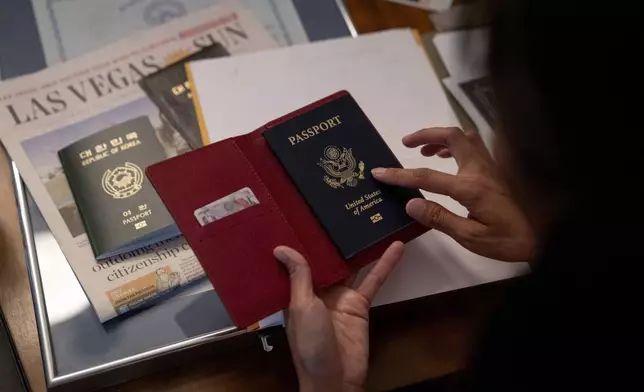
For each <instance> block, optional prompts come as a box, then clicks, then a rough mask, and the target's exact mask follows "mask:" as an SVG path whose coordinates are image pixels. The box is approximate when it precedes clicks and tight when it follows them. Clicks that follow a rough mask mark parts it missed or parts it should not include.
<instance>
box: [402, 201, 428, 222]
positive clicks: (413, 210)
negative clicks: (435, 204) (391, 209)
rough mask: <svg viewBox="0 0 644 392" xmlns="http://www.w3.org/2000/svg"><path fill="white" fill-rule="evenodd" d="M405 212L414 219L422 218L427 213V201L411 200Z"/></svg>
mask: <svg viewBox="0 0 644 392" xmlns="http://www.w3.org/2000/svg"><path fill="white" fill-rule="evenodd" d="M405 211H407V214H408V215H409V216H411V217H412V218H416V217H421V216H422V215H423V212H425V200H424V199H411V200H409V201H408V202H407V206H406V207H405Z"/></svg>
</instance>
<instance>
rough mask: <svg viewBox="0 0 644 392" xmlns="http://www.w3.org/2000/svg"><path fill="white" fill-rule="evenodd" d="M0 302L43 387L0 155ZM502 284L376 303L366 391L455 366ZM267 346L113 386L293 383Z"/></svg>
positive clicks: (368, 23) (278, 342) (377, 20)
mask: <svg viewBox="0 0 644 392" xmlns="http://www.w3.org/2000/svg"><path fill="white" fill-rule="evenodd" d="M346 5H347V8H348V10H349V13H350V15H351V18H352V20H353V21H354V24H355V26H356V29H357V30H358V31H359V32H361V33H365V32H370V31H377V30H383V29H387V28H394V27H413V28H416V29H417V30H419V32H420V33H425V32H429V31H431V25H430V22H429V19H428V17H427V14H426V13H425V12H423V11H420V10H416V9H413V8H409V7H405V6H401V5H398V4H392V3H389V2H386V1H383V0H375V1H374V0H346ZM0 208H1V211H2V214H0V307H1V308H2V311H3V312H4V314H5V317H6V319H7V323H8V326H9V328H10V331H11V334H12V337H13V339H14V341H15V344H16V348H17V351H18V354H19V357H20V360H21V363H22V366H23V368H24V370H25V373H26V376H27V379H28V381H29V383H30V386H31V389H32V390H33V391H45V390H46V387H45V381H44V374H43V370H42V359H41V357H40V348H39V343H38V333H37V330H36V323H35V318H34V311H33V304H32V299H31V293H30V288H29V282H28V279H27V272H26V265H25V262H24V260H25V255H24V250H23V245H22V238H21V232H20V227H19V223H18V212H17V209H16V202H15V197H14V194H13V186H12V178H11V167H10V160H9V159H8V157H7V156H6V154H5V153H4V151H3V152H2V153H1V154H0ZM505 286H506V284H504V283H495V284H490V285H485V286H480V287H475V288H470V289H466V290H460V291H458V292H452V293H448V294H442V295H438V296H433V297H429V298H425V299H421V300H416V301H413V302H411V303H405V304H397V305H392V306H385V307H381V308H377V309H375V310H374V312H373V314H372V320H373V321H372V327H371V365H370V373H369V379H368V389H369V390H387V389H391V388H395V387H399V386H403V385H406V384H410V383H414V382H418V381H421V380H425V379H430V378H436V377H440V376H443V375H446V374H449V373H452V372H455V371H458V370H460V369H462V368H463V367H464V365H465V363H466V360H467V356H468V354H469V352H470V351H471V346H472V342H473V339H474V337H475V331H476V330H477V329H478V325H480V323H481V322H482V320H483V319H484V317H485V315H486V314H487V310H488V309H490V307H491V306H492V305H493V304H494V303H495V302H496V301H497V300H498V298H500V296H501V295H502V293H503V292H504V291H505ZM273 339H274V341H273V342H272V343H273V344H274V346H275V349H274V350H273V351H272V352H270V353H266V352H264V351H263V349H262V348H261V345H260V344H259V342H258V344H257V345H255V346H253V347H250V348H249V349H246V350H244V351H241V352H237V353H235V354H234V355H227V356H225V357H221V358H209V357H206V358H200V359H199V360H198V361H197V360H195V361H194V363H190V364H180V365H177V366H176V367H175V368H172V369H169V370H164V371H163V372H159V373H156V374H151V375H149V376H146V377H143V378H140V379H137V380H133V381H130V382H128V383H125V384H122V385H119V386H118V387H112V388H108V390H113V391H117V390H118V391H202V390H203V391H217V390H226V391H237V390H239V391H242V390H255V389H259V388H261V389H262V390H264V391H272V390H275V391H282V390H286V389H293V388H294V387H295V385H296V382H297V380H296V377H295V373H294V370H293V365H292V363H291V359H290V353H289V350H288V345H287V343H286V338H285V336H284V334H283V333H276V334H273Z"/></svg>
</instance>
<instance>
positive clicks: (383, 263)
mask: <svg viewBox="0 0 644 392" xmlns="http://www.w3.org/2000/svg"><path fill="white" fill-rule="evenodd" d="M404 250H405V246H404V245H403V243H402V242H400V241H396V242H394V243H393V244H391V245H390V246H389V248H387V250H386V251H385V253H383V255H382V257H380V259H379V260H378V261H377V262H376V264H375V265H374V267H373V268H372V269H371V271H369V273H368V274H367V276H365V278H364V280H363V281H362V283H361V284H360V287H358V289H357V290H356V291H357V292H358V293H360V294H362V296H364V297H365V298H366V299H367V300H368V301H369V302H371V301H372V300H373V297H375V296H376V293H377V292H378V290H379V289H380V287H381V286H382V284H383V283H384V282H385V280H386V279H387V277H388V276H389V273H391V271H392V270H393V269H394V267H395V266H396V264H397V263H398V262H399V261H400V259H401V258H402V255H403V253H404Z"/></svg>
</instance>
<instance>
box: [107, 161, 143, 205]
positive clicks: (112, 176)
mask: <svg viewBox="0 0 644 392" xmlns="http://www.w3.org/2000/svg"><path fill="white" fill-rule="evenodd" d="M102 183H103V190H104V191H105V192H106V193H107V194H108V195H110V196H112V197H113V198H115V199H126V198H128V197H130V196H132V195H134V194H136V193H137V192H138V191H139V190H141V184H143V171H142V170H141V168H140V167H138V166H137V165H135V164H133V163H130V162H125V165H123V166H117V167H116V168H115V169H114V170H110V169H108V170H106V171H105V173H104V174H103V180H102Z"/></svg>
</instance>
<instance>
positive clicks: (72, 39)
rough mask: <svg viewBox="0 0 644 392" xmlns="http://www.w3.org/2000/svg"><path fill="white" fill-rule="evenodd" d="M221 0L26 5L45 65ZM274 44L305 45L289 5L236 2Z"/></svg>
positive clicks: (35, 1) (281, 0)
mask: <svg viewBox="0 0 644 392" xmlns="http://www.w3.org/2000/svg"><path fill="white" fill-rule="evenodd" d="M222 2H224V0H82V1H79V0H31V3H32V5H33V9H34V15H35V20H36V24H37V26H38V31H39V33H40V37H41V41H42V46H43V52H44V54H45V59H46V61H47V64H48V65H49V66H51V65H54V64H57V63H59V62H62V61H67V60H70V59H73V58H75V57H77V56H79V55H82V54H85V53H87V52H89V51H92V50H96V49H99V48H101V47H104V46H105V45H109V44H111V43H113V42H115V41H117V40H119V39H122V38H124V37H126V36H128V35H130V34H133V33H136V32H137V31H140V30H144V29H147V28H151V27H156V26H159V25H162V24H165V23H168V22H170V21H172V20H173V19H175V18H177V17H182V16H185V15H188V14H191V13H193V12H198V11H200V10H203V9H204V8H207V7H209V6H212V5H216V4H219V3H222ZM241 3H242V5H243V6H245V7H247V8H248V9H249V10H250V11H251V12H253V13H254V14H255V15H256V16H257V19H259V21H260V23H262V25H263V26H264V27H265V28H266V29H267V30H268V32H269V33H270V34H271V35H272V36H273V38H275V39H276V40H277V41H278V43H280V45H292V44H299V43H306V42H308V37H307V35H306V32H305V30H304V27H303V26H302V22H301V21H300V18H299V16H298V13H297V10H296V8H295V6H294V5H293V1H292V0H241Z"/></svg>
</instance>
